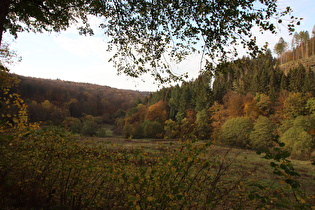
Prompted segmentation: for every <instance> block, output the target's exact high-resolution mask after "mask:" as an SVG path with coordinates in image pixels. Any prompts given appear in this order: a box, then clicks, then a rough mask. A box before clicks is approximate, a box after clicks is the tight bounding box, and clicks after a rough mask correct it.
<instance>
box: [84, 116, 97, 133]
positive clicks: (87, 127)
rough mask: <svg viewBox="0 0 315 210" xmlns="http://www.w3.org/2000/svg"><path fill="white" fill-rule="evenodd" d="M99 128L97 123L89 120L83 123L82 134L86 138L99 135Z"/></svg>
mask: <svg viewBox="0 0 315 210" xmlns="http://www.w3.org/2000/svg"><path fill="white" fill-rule="evenodd" d="M97 129H98V126H97V124H96V122H94V121H90V120H87V121H85V122H84V123H83V126H82V131H81V133H82V134H83V135H86V136H94V135H96V133H97Z"/></svg>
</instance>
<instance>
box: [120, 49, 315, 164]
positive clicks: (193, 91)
mask: <svg viewBox="0 0 315 210" xmlns="http://www.w3.org/2000/svg"><path fill="white" fill-rule="evenodd" d="M313 59H314V58H313ZM297 62H300V61H297ZM218 68H220V71H216V73H215V79H214V81H213V83H212V87H211V82H210V81H211V77H210V76H209V75H207V74H203V75H200V76H199V77H198V78H197V79H196V80H193V81H189V82H184V83H182V84H181V85H176V86H175V87H170V88H163V89H161V90H159V91H157V92H156V93H152V94H150V96H149V97H148V100H147V103H146V102H145V103H139V104H138V105H137V106H135V107H134V108H132V109H130V110H129V111H128V114H127V115H126V117H124V118H121V119H119V121H117V125H118V126H120V127H121V129H122V130H123V134H124V136H125V137H126V138H168V139H173V138H182V137H184V136H186V135H195V136H196V137H197V138H199V139H216V140H218V141H219V142H221V143H222V144H225V145H230V146H237V147H243V148H252V149H263V148H267V147H270V146H272V143H273V142H272V139H273V136H274V135H278V136H279V137H280V140H281V141H283V142H285V143H286V148H287V149H288V150H289V151H290V152H292V155H293V156H294V157H296V158H301V159H310V157H311V154H312V152H313V149H314V143H315V142H314V132H315V124H314V123H315V121H314V120H315V115H314V114H315V112H314V111H315V106H314V105H315V98H314V96H315V84H314V81H315V73H314V71H313V70H311V68H308V69H306V68H305V66H304V65H303V64H301V63H300V64H299V65H298V66H297V67H295V68H292V69H290V70H289V71H287V73H285V71H283V70H282V69H281V65H279V62H278V60H277V59H274V58H273V57H272V55H271V51H270V50H269V51H267V52H266V53H265V54H263V55H260V56H259V57H258V58H255V59H250V58H248V57H244V58H242V59H239V60H236V61H234V62H230V63H224V64H222V66H219V67H218Z"/></svg>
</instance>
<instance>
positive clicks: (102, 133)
mask: <svg viewBox="0 0 315 210" xmlns="http://www.w3.org/2000/svg"><path fill="white" fill-rule="evenodd" d="M96 133H97V134H96V136H97V137H101V138H105V137H108V136H109V133H108V132H107V129H105V128H99V129H98V130H97V132H96Z"/></svg>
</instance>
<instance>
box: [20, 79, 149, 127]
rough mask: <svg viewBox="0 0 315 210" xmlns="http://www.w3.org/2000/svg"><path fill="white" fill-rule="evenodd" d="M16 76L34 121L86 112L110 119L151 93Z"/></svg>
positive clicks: (76, 115) (78, 114) (52, 119)
mask: <svg viewBox="0 0 315 210" xmlns="http://www.w3.org/2000/svg"><path fill="white" fill-rule="evenodd" d="M16 76H17V77H18V78H19V79H20V80H21V81H20V83H19V86H18V88H17V92H18V93H19V94H20V95H21V97H22V98H23V99H24V100H25V101H26V103H27V105H28V111H29V114H30V120H31V121H48V120H50V121H52V122H54V124H59V123H60V122H61V121H62V119H64V118H65V117H69V116H70V117H78V118H79V117H82V116H83V115H92V116H102V117H103V120H105V121H106V120H107V121H108V120H111V119H112V115H113V114H114V113H116V112H117V110H119V109H121V110H127V109H129V108H130V107H132V106H134V103H135V101H136V100H137V98H143V97H145V96H147V95H149V93H148V92H139V91H133V90H122V89H116V88H111V87H108V86H101V85H96V84H88V83H77V82H70V81H62V80H50V79H40V78H33V77H25V76H20V75H16ZM55 118H56V119H55ZM57 119H58V120H57ZM55 121H56V122H55Z"/></svg>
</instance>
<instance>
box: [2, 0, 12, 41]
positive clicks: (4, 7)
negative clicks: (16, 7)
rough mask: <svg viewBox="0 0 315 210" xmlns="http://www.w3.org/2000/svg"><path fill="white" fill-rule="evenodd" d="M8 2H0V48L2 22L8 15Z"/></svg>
mask: <svg viewBox="0 0 315 210" xmlns="http://www.w3.org/2000/svg"><path fill="white" fill-rule="evenodd" d="M10 3H11V2H10V0H1V1H0V46H1V42H2V34H3V30H4V22H5V19H6V17H7V15H8V13H9V6H10Z"/></svg>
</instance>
